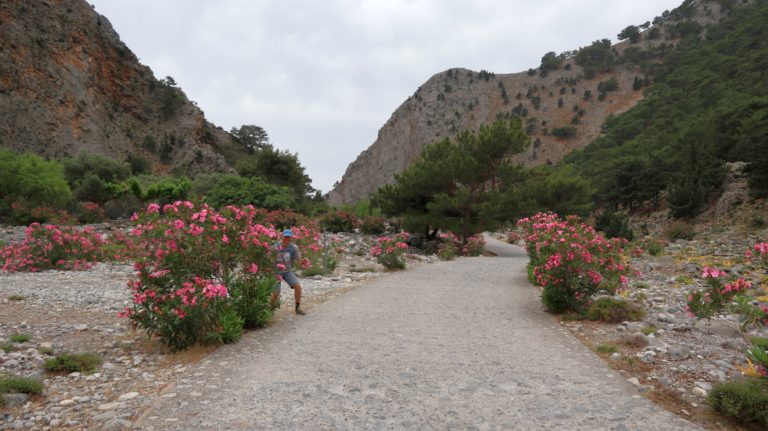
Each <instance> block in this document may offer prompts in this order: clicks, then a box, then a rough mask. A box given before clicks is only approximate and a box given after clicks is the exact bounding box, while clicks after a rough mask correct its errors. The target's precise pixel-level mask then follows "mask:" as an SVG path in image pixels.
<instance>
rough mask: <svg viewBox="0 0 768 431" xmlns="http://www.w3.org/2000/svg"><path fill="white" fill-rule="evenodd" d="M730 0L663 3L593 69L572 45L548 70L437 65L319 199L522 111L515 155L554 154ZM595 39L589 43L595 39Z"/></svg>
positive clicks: (371, 187) (595, 127)
mask: <svg viewBox="0 0 768 431" xmlns="http://www.w3.org/2000/svg"><path fill="white" fill-rule="evenodd" d="M732 3H733V2H728V1H704V2H693V1H690V0H688V1H686V2H684V3H683V5H682V6H681V7H679V8H677V9H675V10H674V11H671V12H669V11H666V12H665V13H664V14H662V15H661V16H660V17H657V19H655V20H654V25H653V26H650V27H649V28H648V29H647V30H645V31H643V32H642V34H641V35H640V36H641V37H640V40H639V41H637V42H635V43H633V42H632V41H630V40H626V41H624V42H621V43H618V44H616V45H613V46H611V47H610V48H609V49H606V51H609V52H610V53H611V54H612V56H613V58H614V59H615V60H614V63H615V64H613V65H612V66H611V67H605V68H600V69H598V70H597V71H596V72H590V71H588V70H587V69H588V68H589V65H588V62H585V61H582V60H583V58H584V57H588V56H584V55H580V54H579V53H577V52H576V51H574V52H570V53H565V55H563V56H562V61H560V63H559V65H558V67H557V69H554V70H546V71H544V70H542V68H539V69H538V70H536V69H530V70H529V71H528V72H521V73H515V74H498V75H496V74H493V73H489V72H485V71H481V72H479V73H478V72H473V71H470V70H466V69H450V70H447V71H444V72H441V73H438V74H436V75H434V76H433V77H431V78H430V79H429V80H428V81H427V82H425V83H424V84H423V85H422V86H421V87H420V88H419V89H418V90H417V91H416V92H415V93H414V94H413V95H412V96H411V97H409V98H408V100H406V101H405V102H403V104H401V105H400V107H398V108H397V110H395V112H394V113H393V114H392V116H391V117H390V119H389V120H388V121H387V122H386V124H384V126H383V127H382V128H381V129H380V130H379V133H378V137H377V139H376V141H375V142H374V143H373V145H371V146H370V147H369V148H368V149H366V150H365V151H363V152H362V153H361V154H360V155H359V156H358V157H357V159H356V160H355V161H354V162H352V163H351V164H350V165H349V167H348V168H347V170H346V172H345V174H344V176H343V177H342V179H341V181H340V182H339V183H338V184H337V185H336V186H335V187H334V189H333V190H332V191H331V192H330V193H329V194H328V197H327V199H328V201H329V203H331V204H333V205H338V204H343V203H353V202H356V201H358V200H360V199H364V198H367V197H368V196H370V195H371V194H372V193H373V192H375V191H376V190H377V189H378V188H379V187H380V186H382V185H384V184H387V183H390V182H392V181H394V177H395V175H396V174H398V173H399V172H402V171H403V170H404V169H405V168H406V167H407V166H409V165H410V164H411V162H413V160H415V158H417V157H418V156H419V154H421V151H422V149H423V148H424V146H426V145H428V144H430V143H432V142H435V141H437V140H440V139H442V138H444V137H452V136H454V135H455V134H456V133H457V132H459V131H461V130H464V129H473V130H475V129H477V128H479V126H480V124H483V123H488V122H491V121H493V120H494V119H496V118H503V117H510V116H521V117H524V122H525V124H526V125H527V131H528V133H529V134H530V135H531V137H532V140H533V142H534V145H532V146H531V147H530V149H529V150H528V151H527V152H526V153H525V154H523V155H521V156H520V158H519V161H520V162H523V163H524V164H526V165H529V166H531V165H537V164H544V163H553V162H557V161H559V160H560V159H562V158H563V157H564V156H565V155H566V154H568V153H570V152H571V151H573V150H574V149H577V148H582V147H584V146H585V145H587V144H588V143H589V142H591V141H592V140H593V139H595V138H596V137H597V136H599V134H600V131H601V126H602V124H603V122H604V121H605V119H606V118H607V117H608V116H609V115H611V114H619V113H622V112H624V111H626V110H627V109H629V108H631V107H632V106H634V105H635V104H637V102H638V101H639V100H641V99H642V98H643V91H642V90H643V89H644V88H645V86H646V85H647V84H648V83H649V79H648V76H647V75H646V73H647V72H648V70H649V69H650V67H651V66H652V65H653V63H654V62H655V61H656V59H657V58H659V57H660V56H661V55H663V53H665V52H667V51H668V50H669V49H671V48H672V47H673V46H674V44H675V43H677V41H678V40H679V39H680V38H681V37H683V36H685V35H686V33H687V32H692V31H695V30H696V29H697V28H699V29H702V28H705V26H707V25H709V24H712V23H715V22H717V21H718V20H719V19H720V18H721V17H722V16H723V15H725V14H726V13H727V10H728V9H729V7H731V4H732ZM692 22H695V23H696V24H695V25H694V24H690V23H692ZM695 26H699V27H695ZM599 42H600V41H598V42H596V43H595V45H596V46H600V43H599ZM595 45H593V46H595ZM579 63H581V64H584V65H585V66H587V67H584V66H582V65H580V64H579ZM613 80H615V87H616V88H615V89H614V84H613ZM601 88H602V89H605V88H611V90H608V91H601Z"/></svg>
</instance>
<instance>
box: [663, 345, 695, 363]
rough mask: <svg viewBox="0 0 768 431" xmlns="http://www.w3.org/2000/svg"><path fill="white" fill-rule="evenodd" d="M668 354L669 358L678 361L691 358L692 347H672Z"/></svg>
mask: <svg viewBox="0 0 768 431" xmlns="http://www.w3.org/2000/svg"><path fill="white" fill-rule="evenodd" d="M667 352H668V353H669V356H671V357H672V359H674V360H678V361H680V360H683V359H688V358H690V357H691V347H690V346H687V345H685V344H680V345H677V346H670V347H669V349H668V350H667Z"/></svg>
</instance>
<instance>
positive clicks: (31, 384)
mask: <svg viewBox="0 0 768 431" xmlns="http://www.w3.org/2000/svg"><path fill="white" fill-rule="evenodd" d="M42 393H43V383H42V382H40V380H37V379H30V378H26V377H6V376H2V377H0V394H30V395H40V394H42Z"/></svg>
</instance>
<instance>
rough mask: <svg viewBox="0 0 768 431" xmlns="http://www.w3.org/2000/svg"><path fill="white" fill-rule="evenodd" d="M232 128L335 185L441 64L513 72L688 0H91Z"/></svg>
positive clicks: (323, 186) (318, 182)
mask: <svg viewBox="0 0 768 431" xmlns="http://www.w3.org/2000/svg"><path fill="white" fill-rule="evenodd" d="M88 1H89V3H91V4H93V5H94V6H95V8H96V11H97V12H99V13H100V14H102V15H104V16H106V17H107V18H108V19H109V20H110V21H111V22H112V25H113V26H114V28H115V30H116V31H117V32H118V33H119V34H120V37H121V39H122V40H123V41H124V42H125V43H126V44H127V45H128V47H129V48H130V49H131V50H132V51H133V52H134V53H135V54H136V56H137V57H139V60H140V61H141V62H142V63H143V64H145V65H147V66H149V67H150V68H152V70H153V71H154V73H155V76H156V77H158V78H163V77H165V76H168V75H170V76H172V77H173V78H174V79H175V80H176V82H177V83H178V85H179V86H180V87H181V88H182V89H183V90H184V92H185V93H186V94H187V96H188V97H189V98H190V99H191V100H194V101H195V102H197V104H198V106H199V107H200V108H201V109H202V110H203V111H204V112H205V115H206V118H208V120H209V121H212V122H213V123H214V124H216V125H218V126H221V127H223V128H224V129H226V130H229V129H231V128H232V127H239V126H241V125H243V124H256V125H258V126H261V127H263V128H264V129H265V130H266V131H267V133H268V134H269V136H270V140H271V141H272V144H273V145H274V146H275V147H277V148H279V149H283V150H289V151H291V152H293V153H298V155H299V160H300V161H301V163H302V165H304V166H305V167H306V169H307V173H308V174H309V176H310V177H311V178H312V180H313V185H314V187H315V188H318V189H320V190H322V191H323V192H327V191H329V190H330V189H331V187H332V185H333V183H334V182H335V181H338V180H340V179H341V176H342V175H343V174H344V171H345V169H346V167H347V165H348V164H349V163H351V162H352V161H353V160H355V158H357V156H358V154H360V152H362V151H363V150H365V149H366V148H368V146H370V145H371V144H372V143H373V142H374V140H375V139H376V134H377V132H378V130H379V128H380V127H381V126H382V125H383V124H384V123H385V122H386V121H387V119H388V118H389V117H390V115H391V114H392V112H393V111H394V110H395V109H396V108H397V107H398V106H399V105H400V104H401V103H402V102H403V101H404V100H405V99H406V98H407V97H408V96H409V95H411V94H413V92H414V91H415V90H416V89H417V88H418V87H419V86H420V85H421V84H423V83H424V82H425V81H426V80H428V79H429V78H430V77H431V76H432V75H434V74H435V73H438V72H441V71H444V70H446V69H449V68H452V67H465V68H468V69H473V70H475V71H479V70H481V69H485V70H488V71H491V72H495V73H513V72H520V71H524V70H527V69H528V68H530V67H536V66H538V65H539V63H540V60H541V57H542V55H544V54H545V53H546V52H548V51H555V52H558V53H559V52H562V51H566V50H572V49H577V48H579V47H581V46H585V45H588V44H590V43H591V42H592V41H594V40H597V39H603V38H609V39H611V40H612V41H614V42H615V41H616V34H617V33H619V31H620V30H621V29H623V28H624V27H626V26H627V25H630V24H636V25H637V24H642V23H643V22H645V21H649V20H652V19H653V17H655V16H657V15H661V13H662V12H663V11H664V10H665V9H673V8H675V7H676V6H678V5H679V4H680V3H681V0H644V1H642V2H636V1H627V0H612V1H610V0H578V1H577V0H537V1H531V0H527V1H524V0H469V1H468V0H461V1H460V0H357V1H355V0H324V1H319V0H316V1H310V0H282V1H280V0H215V1H214V0H131V1H125V0H88Z"/></svg>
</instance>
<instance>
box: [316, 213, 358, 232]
mask: <svg viewBox="0 0 768 431" xmlns="http://www.w3.org/2000/svg"><path fill="white" fill-rule="evenodd" d="M359 224H360V220H359V219H358V218H357V217H356V216H355V215H353V214H350V213H348V212H346V211H330V212H328V213H326V214H325V215H323V216H322V217H321V218H320V229H322V230H324V231H326V232H333V233H338V232H354V231H355V229H356V228H357V226H358V225H359Z"/></svg>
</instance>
